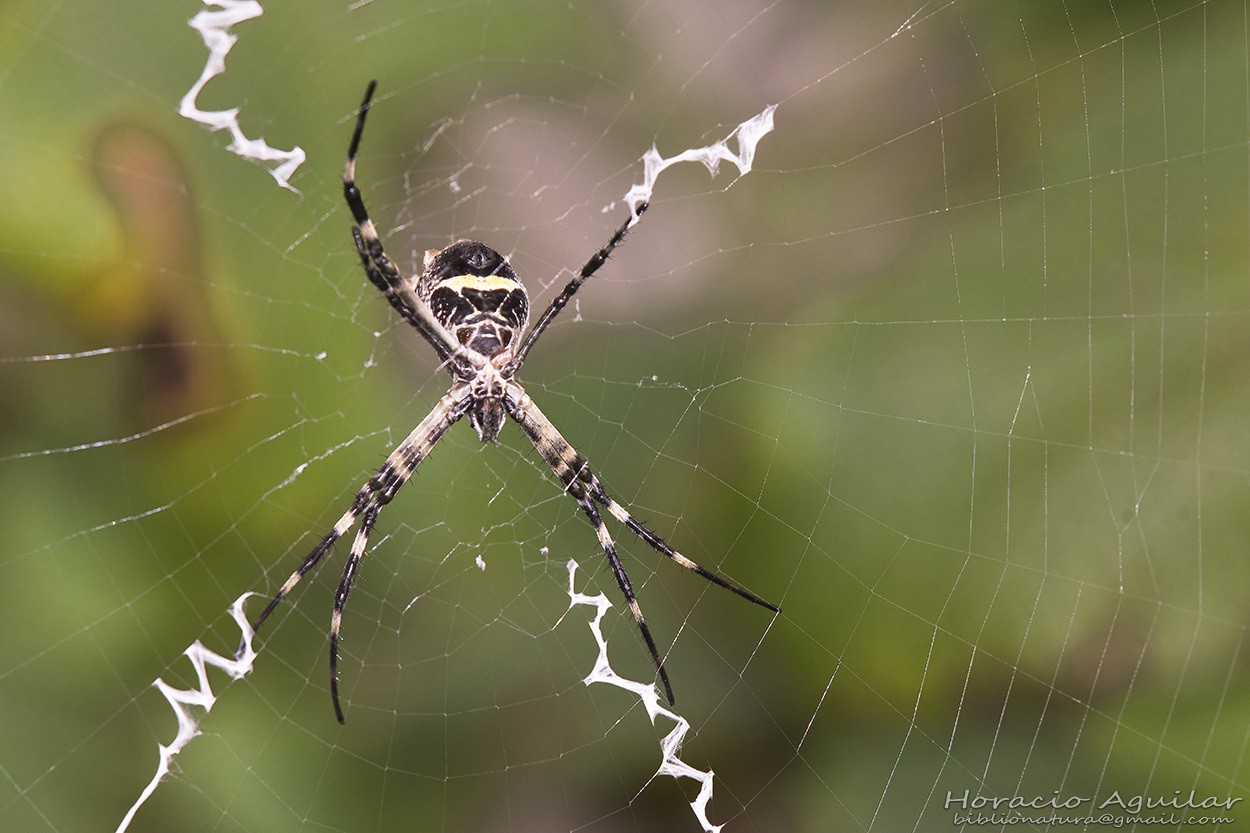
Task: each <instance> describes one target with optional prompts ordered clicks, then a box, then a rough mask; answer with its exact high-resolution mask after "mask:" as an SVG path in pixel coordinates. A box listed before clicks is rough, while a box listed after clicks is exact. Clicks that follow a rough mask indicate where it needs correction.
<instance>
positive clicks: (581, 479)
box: [252, 81, 780, 723]
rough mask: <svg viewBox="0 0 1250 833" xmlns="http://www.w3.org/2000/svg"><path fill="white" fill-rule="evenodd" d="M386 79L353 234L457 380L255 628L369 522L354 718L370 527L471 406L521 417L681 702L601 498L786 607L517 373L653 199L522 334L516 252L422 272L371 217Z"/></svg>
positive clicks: (483, 429) (492, 436) (440, 263)
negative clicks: (659, 527)
mask: <svg viewBox="0 0 1250 833" xmlns="http://www.w3.org/2000/svg"><path fill="white" fill-rule="evenodd" d="M376 88H377V81H371V82H370V83H369V86H368V88H367V89H366V90H365V97H364V101H362V102H361V105H360V110H359V112H358V115H357V118H356V129H355V131H354V132H353V134H352V139H351V144H350V145H349V146H348V150H347V163H346V165H344V168H343V194H344V196H345V198H346V199H347V206H348V208H350V209H351V212H352V217H353V218H354V219H355V225H353V226H352V238H353V239H354V240H355V241H356V251H357V252H358V253H359V255H360V263H361V266H363V267H364V270H365V275H366V276H367V277H368V278H369V280H370V281H371V282H372V283H373V285H374V286H376V287H377V288H378V289H379V290H380V291H381V292H382V294H383V295H384V296H386V300H387V301H388V302H390V305H391V306H392V307H394V308H395V311H396V312H398V313H399V315H400V317H402V318H403V319H404V321H406V322H407V323H408V324H409V325H411V326H412V327H413V329H415V330H416V331H417V332H418V333H420V334H421V336H422V337H423V338H424V339H425V340H426V341H427V342H429V344H430V346H431V347H432V348H434V352H435V353H437V354H438V358H439V360H440V361H441V362H442V366H443V367H444V368H445V369H446V370H447V371H448V373H449V374H450V375H451V378H452V384H451V389H450V390H449V391H448V392H447V394H446V395H445V396H444V397H443V398H442V399H440V400H439V402H438V404H437V405H435V406H434V409H433V410H432V411H430V413H429V415H427V416H426V418H425V419H423V420H422V421H421V423H420V424H419V425H417V427H416V428H414V429H413V431H412V433H411V434H409V435H408V437H407V439H405V440H404V441H403V442H402V443H400V444H399V446H398V447H397V448H396V449H395V450H394V451H392V452H391V454H390V456H389V457H387V458H386V462H385V463H383V464H382V467H381V468H379V469H378V470H377V471H376V472H375V473H374V474H373V476H372V477H370V478H369V480H368V482H366V483H365V485H364V486H362V487H361V489H360V491H359V492H357V493H356V498H355V500H353V501H352V505H351V508H350V509H348V510H347V511H346V512H345V513H344V514H343V516H342V517H341V518H339V519H338V522H336V523H335V524H334V526H333V527H332V528H331V529H330V531H329V532H327V533H326V534H325V535H324V536H323V537H322V538H321V540H320V541H319V542H318V543H317V545H316V546H315V547H313V548H312V551H311V552H309V553H308V555H307V556H305V558H304V560H303V561H302V562H301V563H300V565H299V566H298V567H297V568H296V569H295V572H293V573H291V576H290V578H288V579H287V580H286V582H285V583H284V584H283V585H282V587H281V589H279V590H278V592H277V593H276V594H275V595H274V597H273V599H272V600H271V601H270V602H269V604H268V605H266V607H265V609H264V610H263V611H262V612H261V614H260V616H259V617H257V619H256V621H255V623H254V624H253V625H252V629H253V630H254V631H255V630H259V628H260V626H261V625H262V624H263V623H264V622H265V620H266V619H267V618H268V617H269V614H270V613H272V612H273V610H274V608H275V607H277V606H278V603H279V602H281V601H282V600H283V599H284V598H286V596H287V595H288V594H289V593H290V592H291V591H292V590H293V589H294V588H295V586H296V585H297V584H299V582H300V579H302V578H303V577H304V575H305V574H307V573H308V572H309V571H310V570H312V568H313V567H315V566H317V563H318V562H320V561H321V559H322V558H323V557H324V556H325V554H326V553H327V552H329V550H330V548H331V547H332V546H333V545H334V543H335V542H336V541H338V540H339V539H340V538H342V537H343V536H344V535H346V534H347V532H348V530H350V529H351V528H352V527H353V526H355V525H356V522H357V521H359V522H360V527H359V529H357V530H356V537H355V539H354V540H353V541H352V546H351V552H350V554H349V555H348V558H347V564H346V566H345V567H344V569H343V578H342V580H341V581H340V582H339V586H338V591H337V592H336V593H335V594H334V611H333V614H332V616H331V619H330V698H331V700H332V701H333V703H334V714H335V717H337V718H338V722H339V723H343V722H344V718H343V706H342V703H341V702H340V700H339V688H338V643H339V630H340V626H341V625H342V620H343V608H344V606H345V605H346V604H347V596H348V593H350V592H351V589H352V581H353V580H354V579H355V577H356V571H357V570H358V569H359V567H360V562H361V560H362V559H363V558H364V555H365V551H366V549H367V547H368V544H369V534H370V533H371V532H372V531H373V527H374V524H375V523H377V520H378V515H379V514H381V512H382V508H383V507H384V506H386V505H387V504H388V503H390V502H391V499H392V498H394V497H395V494H396V493H397V492H398V491H399V490H400V488H401V487H402V486H403V485H404V484H405V483H407V482H408V479H409V478H410V477H412V475H413V474H414V473H415V472H416V470H417V466H419V465H420V464H421V461H422V460H424V459H425V458H426V456H427V455H428V454H429V453H430V451H431V450H432V449H433V448H434V446H435V444H437V443H438V441H439V440H440V439H442V438H443V435H444V434H446V433H447V430H448V429H449V428H451V426H452V425H454V424H455V423H456V422H457V421H458V420H459V419H460V418H461V417H466V416H467V417H468V418H469V423H470V424H471V425H472V426H473V428H474V429H475V430H476V431H477V435H478V438H479V439H480V440H481V441H482V442H483V443H491V442H495V441H496V440H497V439H498V437H499V432H500V430H502V428H503V426H504V423H505V422H506V421H507V419H512V420H513V421H514V422H516V423H517V425H519V426H520V427H521V431H522V432H524V434H525V436H526V437H527V438H528V439H529V441H530V442H531V443H533V445H534V448H535V450H537V452H538V454H539V455H540V456H541V457H542V458H543V460H544V462H546V464H547V465H548V466H549V467H550V468H551V471H552V473H553V474H554V475H555V477H556V479H557V480H559V481H560V484H561V485H562V486H563V488H564V491H565V492H567V493H568V494H569V496H571V497H572V498H573V499H574V500H576V501H577V505H578V507H579V508H580V509H581V510H582V512H583V513H584V514H585V515H586V517H587V518H588V519H589V520H590V523H591V525H592V526H593V527H594V528H595V533H596V535H597V536H598V538H599V545H600V546H601V547H602V548H603V553H604V555H605V556H606V557H607V559H608V564H609V565H610V566H611V568H612V575H613V577H615V579H616V583H617V585H618V586H619V587H620V588H621V592H622V593H623V594H624V595H625V601H626V603H627V604H628V606H629V611H630V613H631V614H632V615H633V617H634V622H635V623H636V624H637V625H638V630H639V631H640V632H641V634H642V639H643V641H644V642H645V643H646V645H647V649H648V650H649V651H650V652H651V659H652V661H653V662H654V664H655V669H656V672H657V674H658V675H659V677H660V681H661V682H662V683H663V685H664V695H665V697H666V698H667V699H668V702H669V704H670V705H672V704H673V688H672V686H671V685H670V684H669V680H668V672H666V671H665V670H664V661H663V660H662V659H661V658H660V652H659V651H658V650H657V648H656V645H655V640H654V639H653V638H652V637H651V630H650V629H649V628H648V627H647V623H646V620H645V619H644V618H643V615H642V608H641V607H639V605H638V599H637V597H636V596H635V595H634V588H633V586H632V585H631V584H630V581H629V575H628V574H627V573H626V572H625V567H624V565H623V564H621V559H620V556H619V555H617V551H616V544H615V542H613V540H612V536H611V535H610V534H609V533H608V528H607V526H606V525H605V524H604V522H603V517H602V516H601V515H600V514H599V507H600V506H602V507H603V508H604V509H606V510H607V511H608V514H610V515H612V517H614V518H616V519H617V520H618V521H620V522H621V523H622V524H624V525H625V527H626V528H627V529H629V531H630V532H632V533H634V534H635V535H637V536H638V537H639V538H641V539H642V540H643V541H645V542H646V543H647V544H648V545H650V546H651V547H652V548H653V549H655V550H656V551H657V552H659V553H661V554H662V555H665V556H667V557H668V558H669V559H670V560H672V561H673V562H674V563H676V564H678V565H680V566H682V567H685V568H686V569H687V570H690V571H691V572H693V573H696V574H698V575H700V576H702V577H703V578H705V579H707V580H708V581H710V582H712V583H713V584H716V585H719V586H720V587H723V588H725V589H726V590H729V591H731V592H733V593H736V594H737V595H739V596H741V597H742V598H744V599H746V600H747V601H749V602H752V603H754V604H757V605H759V606H760V607H764V608H767V609H768V610H771V611H773V613H778V612H780V608H779V607H777V606H776V605H774V604H771V603H769V602H766V601H764V600H763V599H761V598H760V597H759V596H756V595H755V594H754V593H751V592H750V591H749V590H747V589H745V588H743V587H740V586H738V585H737V584H734V583H733V582H732V581H729V580H728V579H726V578H723V577H722V576H720V575H718V574H717V573H715V572H712V571H710V570H706V569H704V568H703V567H700V566H699V565H698V564H696V563H695V562H693V561H691V560H690V559H689V558H686V557H685V556H684V555H682V554H681V553H679V552H677V551H676V550H674V549H673V548H672V547H670V546H669V545H668V543H666V542H665V541H664V539H663V538H661V537H660V536H659V535H657V534H656V533H654V532H652V531H651V530H650V529H648V528H647V527H646V526H645V525H643V524H642V523H641V522H640V521H638V520H637V519H636V518H634V516H633V515H632V514H630V512H629V510H628V509H626V508H625V507H624V506H622V505H621V504H619V503H617V502H616V501H615V500H613V499H612V498H611V497H610V496H609V495H608V493H607V492H606V491H605V490H604V488H603V484H602V483H600V482H599V479H598V478H597V477H596V476H595V475H594V474H593V473H592V472H591V470H590V467H589V465H588V464H587V463H586V460H585V459H583V458H582V456H581V455H580V454H578V453H577V452H576V451H575V450H574V449H573V447H572V446H571V445H569V443H568V441H567V440H565V439H564V437H562V436H561V435H560V432H559V431H557V430H556V427H555V426H554V425H552V423H551V421H550V420H549V419H547V417H546V416H544V415H543V412H542V411H540V410H539V409H538V406H537V405H535V404H534V402H533V400H531V399H530V397H529V395H528V394H527V393H526V392H525V388H523V387H521V385H520V384H519V383H518V382H517V381H516V379H515V377H516V373H517V371H518V370H519V369H520V368H521V365H522V364H523V363H524V362H525V357H526V356H527V355H528V354H529V351H530V350H531V349H532V348H533V346H534V344H535V343H536V342H537V341H538V339H539V337H541V336H542V334H543V332H544V331H545V330H546V329H547V327H548V326H549V325H550V324H551V322H552V321H553V320H555V318H556V316H557V315H559V314H560V310H562V309H564V307H565V305H566V304H568V302H569V299H570V298H572V297H573V295H574V294H575V293H576V292H577V290H578V289H580V288H581V286H582V284H583V283H585V282H586V279H587V278H589V277H590V276H591V275H593V274H594V273H595V272H596V271H598V269H599V267H601V266H602V265H603V264H604V262H606V261H607V259H608V257H609V256H610V255H611V254H612V251H613V250H614V249H615V248H616V247H617V246H618V245H620V243H621V241H622V240H624V239H625V234H626V232H628V231H629V229H630V227H631V226H632V225H633V224H634V223H635V222H637V219H638V217H640V216H641V215H642V213H643V212H644V211H646V209H647V204H646V203H645V202H644V203H641V204H639V205H638V207H637V209H636V213H631V215H630V217H629V218H628V219H627V220H626V221H625V222H624V223H622V224H621V226H620V228H618V229H617V230H616V232H615V233H614V234H613V235H612V237H611V238H610V239H609V240H608V242H607V243H606V244H605V245H604V246H603V248H601V249H599V251H597V252H595V253H594V254H593V255H592V256H591V258H590V260H588V261H586V265H584V266H583V267H582V268H581V271H580V272H578V274H577V275H576V276H575V277H574V278H573V279H572V280H571V281H569V283H568V285H567V286H565V287H564V289H563V290H562V291H561V292H560V294H559V295H557V296H556V297H555V299H554V300H552V302H551V304H550V305H549V306H548V307H547V309H546V310H545V311H544V312H543V314H542V315H541V316H539V318H538V321H537V322H536V323H535V324H534V326H533V327H532V328H531V329H530V330H529V332H528V333H527V334H526V335H525V337H524V339H522V338H521V335H522V333H525V325H526V323H527V321H528V319H529V303H530V302H529V294H528V293H527V292H526V290H525V286H524V285H522V283H521V281H520V278H519V277H518V276H517V273H516V272H515V271H514V270H513V268H512V267H511V266H510V265H509V264H508V261H507V260H505V259H504V257H503V256H502V255H500V254H499V253H498V252H496V251H495V250H494V249H492V248H490V247H489V246H487V245H485V244H483V243H478V242H475V241H472V240H459V241H457V242H455V243H452V244H451V245H450V246H448V247H447V248H445V249H441V250H436V249H431V250H430V251H427V252H426V253H425V258H424V265H423V269H422V272H421V274H420V275H417V276H415V277H413V278H411V279H408V278H405V277H404V276H403V275H401V274H400V272H399V270H398V269H397V268H396V267H395V264H394V263H393V262H392V261H391V259H390V258H389V257H387V255H386V252H385V251H384V250H383V248H382V242H381V240H379V239H378V231H377V227H376V226H375V225H374V223H373V220H371V219H369V212H368V211H367V210H366V209H365V203H364V198H363V197H362V196H361V193H360V189H359V188H358V187H357V186H356V152H357V150H358V149H359V148H360V137H361V134H362V133H363V132H364V128H365V117H366V116H367V115H368V113H369V105H370V102H371V101H372V100H373V93H374V90H375V89H376Z"/></svg>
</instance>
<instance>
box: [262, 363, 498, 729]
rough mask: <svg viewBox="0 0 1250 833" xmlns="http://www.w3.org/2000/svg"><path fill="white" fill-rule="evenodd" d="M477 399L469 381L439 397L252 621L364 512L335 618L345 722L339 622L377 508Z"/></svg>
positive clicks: (338, 711)
mask: <svg viewBox="0 0 1250 833" xmlns="http://www.w3.org/2000/svg"><path fill="white" fill-rule="evenodd" d="M472 403H473V397H472V395H471V393H470V392H469V389H468V387H467V386H457V387H453V388H452V389H451V391H450V392H448V394H447V395H446V396H444V397H443V398H442V399H440V400H439V402H438V404H437V405H435V406H434V409H433V410H431V411H430V413H429V414H428V415H426V417H425V419H423V420H421V422H420V424H418V425H417V427H416V428H414V429H413V430H412V433H411V434H409V435H408V436H407V438H406V439H405V440H404V441H403V442H402V443H400V444H399V445H398V446H397V447H396V448H395V450H394V451H392V452H391V453H390V456H388V457H387V458H386V462H385V463H383V464H382V466H381V467H380V468H379V469H378V470H377V471H376V472H374V474H373V476H372V477H370V478H369V481H368V482H367V483H365V485H364V486H362V487H361V488H360V491H359V492H357V493H356V498H355V499H354V500H353V501H352V505H351V508H350V509H348V510H347V511H346V512H345V513H343V516H342V517H341V518H339V519H338V521H337V522H335V524H334V526H333V527H331V529H330V531H329V532H327V533H326V534H325V535H324V536H323V537H322V538H321V540H320V541H318V542H317V545H316V546H315V547H313V548H312V551H311V552H309V553H308V555H307V556H305V557H304V560H303V561H302V562H300V565H299V566H298V567H296V568H295V572H293V573H291V575H290V577H289V578H287V580H286V581H285V582H284V583H283V584H282V587H281V588H279V589H278V592H277V593H275V594H274V597H273V598H272V599H271V600H270V601H269V604H267V605H265V609H264V610H262V611H261V613H260V616H258V617H256V621H255V622H253V623H252V630H253V631H258V630H260V626H261V625H263V624H264V623H265V620H266V619H268V618H269V614H270V613H272V612H273V610H274V608H276V607H277V606H278V604H279V603H280V602H281V601H282V600H283V599H285V598H286V597H287V595H288V594H289V593H290V592H291V591H292V590H294V589H295V586H296V585H297V584H299V583H300V580H301V579H303V578H304V576H305V574H307V573H308V572H309V571H311V570H312V568H313V567H315V566H317V564H318V562H320V561H321V559H322V558H323V557H324V556H325V554H326V553H327V552H329V551H330V548H331V547H332V546H334V542H335V541H337V540H338V539H340V538H342V537H343V536H344V535H346V534H347V531H348V530H349V529H351V528H352V526H354V525H355V523H356V521H357V520H361V519H362V516H363V520H361V525H360V529H359V530H358V531H357V534H356V538H355V540H354V541H353V542H352V551H351V554H350V556H349V557H348V561H347V566H346V568H345V570H344V573H343V581H342V583H341V584H340V585H339V590H338V593H337V594H336V595H335V599H334V613H333V616H332V618H331V622H330V675H331V682H330V693H331V696H332V698H333V700H334V712H335V715H336V716H337V717H338V719H339V722H340V723H342V722H343V710H342V708H341V707H340V705H339V698H338V682H337V677H338V674H337V666H338V655H337V654H338V650H337V649H338V637H339V626H340V623H341V621H342V616H343V606H344V605H345V604H346V603H347V594H348V592H349V591H350V590H351V583H352V579H353V578H354V576H355V573H356V570H357V568H358V567H359V565H360V561H361V559H362V558H363V557H364V554H365V547H366V546H367V545H368V542H369V533H370V531H372V529H373V524H374V522H375V521H376V520H377V516H378V513H380V512H381V511H382V507H384V506H386V504H388V503H390V502H391V499H392V498H394V497H395V494H396V493H397V492H398V491H399V490H400V488H401V487H403V485H404V484H405V483H407V482H408V480H409V478H411V477H412V475H413V474H414V473H415V472H416V470H417V466H419V465H421V461H422V460H424V459H425V458H426V457H427V456H428V455H429V453H430V451H431V450H432V449H433V448H434V446H435V444H436V443H438V441H439V440H440V439H442V438H443V435H444V434H446V433H447V429H449V428H450V427H451V426H452V425H454V424H455V423H456V421H457V420H459V419H460V418H461V417H462V416H464V415H465V414H466V413H467V412H468V410H469V406H470V405H471V404H472Z"/></svg>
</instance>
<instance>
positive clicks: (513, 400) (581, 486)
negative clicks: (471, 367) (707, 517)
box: [504, 382, 781, 705]
mask: <svg viewBox="0 0 1250 833" xmlns="http://www.w3.org/2000/svg"><path fill="white" fill-rule="evenodd" d="M504 403H505V404H504V407H506V408H507V410H508V416H510V417H512V419H513V420H514V421H515V422H516V423H517V425H519V426H521V430H522V431H523V432H525V436H526V437H528V438H529V441H530V442H531V443H532V444H533V446H534V449H535V450H536V451H537V452H538V453H539V455H540V456H541V457H542V458H543V460H544V462H546V463H547V466H548V467H549V468H550V469H551V472H552V474H554V475H555V477H556V479H557V480H559V481H560V484H561V485H562V486H563V487H564V491H565V492H566V493H567V494H568V495H569V496H570V497H572V498H573V499H574V500H576V501H577V505H578V506H579V507H580V508H581V510H582V512H583V513H585V515H586V517H587V518H588V519H589V520H590V523H591V526H593V527H594V528H595V534H596V535H597V536H598V538H599V545H600V546H601V547H603V554H604V555H605V556H607V559H608V564H609V565H610V566H611V567H612V575H613V577H614V578H615V579H616V583H617V586H619V587H620V588H621V593H623V594H624V595H625V602H626V604H628V605H629V612H630V614H631V615H633V617H634V622H635V624H637V625H638V630H639V631H640V632H641V633H642V640H643V642H645V643H646V644H647V649H648V650H649V651H650V652H651V659H652V660H653V661H654V662H655V670H656V672H657V673H658V674H659V675H660V682H661V683H663V684H664V696H665V697H666V698H667V699H668V702H669V704H670V705H672V703H673V687H672V685H670V684H669V681H668V672H667V671H665V670H664V661H663V659H661V657H660V652H659V651H658V650H657V649H656V645H655V640H654V639H653V638H652V637H651V629H650V628H648V627H647V622H646V620H645V619H644V618H643V615H642V608H641V607H640V606H639V604H638V599H637V597H636V596H635V594H634V588H633V585H632V584H631V583H630V581H629V574H628V573H626V572H625V566H624V565H623V564H622V563H621V559H620V556H619V555H618V554H617V552H616V544H615V542H613V540H612V536H611V535H610V534H609V533H608V528H607V526H606V525H605V524H604V523H603V518H602V517H601V516H600V515H599V510H598V507H596V505H595V504H596V503H598V504H599V505H601V506H603V507H604V508H605V509H607V510H608V513H609V514H611V515H612V517H614V518H616V519H617V520H618V521H620V522H621V523H622V524H624V525H625V527H626V528H627V529H629V531H630V532H632V533H634V534H635V535H637V536H638V537H639V538H641V539H642V540H643V541H645V542H646V543H647V544H648V545H650V546H651V548H652V549H654V550H655V551H656V552H658V553H660V554H661V555H664V556H666V557H667V558H668V559H669V560H671V561H673V562H674V563H675V564H678V565H680V566H682V567H685V568H686V569H687V570H689V571H690V572H692V573H695V574H696V575H699V576H702V577H703V578H705V579H707V580H708V581H710V582H712V583H713V584H715V585H717V586H719V587H723V588H725V589H726V590H729V591H730V592H732V593H736V594H737V595H739V596H741V597H742V598H744V599H746V600H747V601H748V602H752V603H753V604H757V605H759V606H760V607H764V608H767V609H768V610H771V611H772V612H773V613H778V612H780V610H781V608H779V607H777V606H776V605H774V604H772V603H770V602H766V601H764V600H763V599H761V598H760V597H759V596H757V595H755V594H754V593H752V592H751V591H750V590H747V589H746V588H744V587H741V586H739V585H737V584H734V583H733V582H732V581H730V580H729V579H726V578H724V577H722V576H720V575H718V574H717V573H714V572H712V571H711V570H707V569H704V568H703V567H700V566H699V565H698V564H696V563H695V562H693V561H691V560H690V559H689V558H686V556H684V555H682V554H681V553H679V552H677V551H676V550H674V549H673V548H672V547H670V546H669V545H668V543H667V542H666V541H665V540H664V539H663V538H661V537H660V536H659V535H657V534H655V533H654V532H652V531H651V530H650V529H648V528H647V527H646V526H645V525H644V524H643V523H642V522H641V521H639V520H638V519H636V518H635V517H634V516H633V515H631V514H630V512H629V510H628V509H626V508H625V507H624V506H622V505H621V504H619V503H617V502H616V501H615V500H613V499H612V498H611V497H610V496H609V495H608V493H607V491H605V490H604V488H603V484H602V483H600V482H599V478H598V477H596V476H595V474H594V472H592V471H591V470H590V464H589V463H587V462H586V460H585V458H583V457H582V456H581V455H580V454H578V453H577V451H576V450H575V449H574V448H573V446H571V445H569V442H568V440H566V439H564V437H563V436H561V434H560V432H559V431H558V430H557V429H556V427H555V425H554V424H552V422H551V420H549V419H547V416H546V415H545V414H544V413H543V412H542V411H541V410H539V408H538V406H537V405H535V404H534V401H533V400H532V399H530V398H529V395H528V394H527V393H526V392H525V389H524V388H522V387H521V386H520V385H519V384H517V383H516V382H510V383H509V384H508V387H507V394H506V398H505V400H504Z"/></svg>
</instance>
